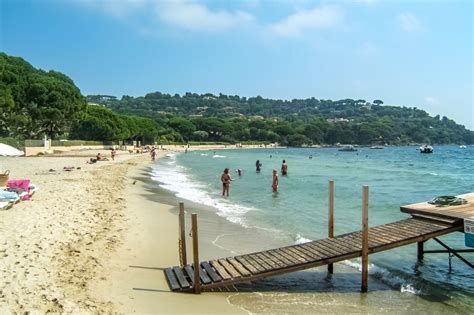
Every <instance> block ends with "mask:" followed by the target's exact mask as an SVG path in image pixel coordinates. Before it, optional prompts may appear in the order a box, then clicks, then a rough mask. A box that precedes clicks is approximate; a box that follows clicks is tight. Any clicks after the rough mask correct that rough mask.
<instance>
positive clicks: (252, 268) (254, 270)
mask: <svg viewBox="0 0 474 315" xmlns="http://www.w3.org/2000/svg"><path fill="white" fill-rule="evenodd" d="M234 259H235V260H237V261H238V262H239V263H241V264H242V266H244V267H245V268H246V269H247V270H248V271H250V272H251V273H252V274H257V273H259V272H260V271H259V270H258V269H257V268H255V266H254V265H252V264H251V263H250V262H248V261H247V260H246V259H245V258H244V257H242V256H237V257H234Z"/></svg>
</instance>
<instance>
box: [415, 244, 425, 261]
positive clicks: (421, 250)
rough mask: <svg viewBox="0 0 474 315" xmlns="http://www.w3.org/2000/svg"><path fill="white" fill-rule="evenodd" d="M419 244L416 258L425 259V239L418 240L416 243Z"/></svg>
mask: <svg viewBox="0 0 474 315" xmlns="http://www.w3.org/2000/svg"><path fill="white" fill-rule="evenodd" d="M416 244H417V248H416V258H417V259H418V260H419V261H422V260H423V256H424V254H425V250H424V248H423V245H424V244H425V241H421V242H418V243H416Z"/></svg>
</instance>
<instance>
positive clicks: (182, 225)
mask: <svg viewBox="0 0 474 315" xmlns="http://www.w3.org/2000/svg"><path fill="white" fill-rule="evenodd" d="M185 230H186V227H185V220H184V203H182V202H180V203H179V246H180V248H179V250H180V252H179V255H180V258H181V260H180V262H181V267H184V266H186V265H187V264H188V262H187V257H186V232H185Z"/></svg>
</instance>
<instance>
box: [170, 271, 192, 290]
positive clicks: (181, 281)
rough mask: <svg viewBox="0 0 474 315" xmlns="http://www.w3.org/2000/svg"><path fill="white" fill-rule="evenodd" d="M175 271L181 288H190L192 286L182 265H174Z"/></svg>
mask: <svg viewBox="0 0 474 315" xmlns="http://www.w3.org/2000/svg"><path fill="white" fill-rule="evenodd" d="M173 272H174V274H175V276H176V278H177V279H178V282H179V285H180V286H181V288H189V287H190V286H191V285H190V284H189V282H188V280H186V276H185V275H184V273H183V269H181V267H178V266H175V267H173Z"/></svg>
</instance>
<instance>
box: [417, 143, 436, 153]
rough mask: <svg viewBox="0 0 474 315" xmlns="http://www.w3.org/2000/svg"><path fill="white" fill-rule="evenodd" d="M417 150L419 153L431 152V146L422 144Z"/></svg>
mask: <svg viewBox="0 0 474 315" xmlns="http://www.w3.org/2000/svg"><path fill="white" fill-rule="evenodd" d="M418 150H420V153H433V147H432V146H430V145H422V146H421V147H419V148H418Z"/></svg>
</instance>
